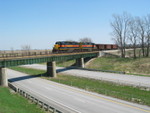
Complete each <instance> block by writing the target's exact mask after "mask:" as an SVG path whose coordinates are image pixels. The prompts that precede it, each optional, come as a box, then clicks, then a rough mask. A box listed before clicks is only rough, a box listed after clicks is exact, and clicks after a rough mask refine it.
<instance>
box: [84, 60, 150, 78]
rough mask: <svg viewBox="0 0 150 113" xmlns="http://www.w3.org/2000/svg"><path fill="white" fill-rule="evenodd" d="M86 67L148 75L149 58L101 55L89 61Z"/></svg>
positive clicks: (149, 72) (149, 74) (149, 73)
mask: <svg viewBox="0 0 150 113" xmlns="http://www.w3.org/2000/svg"><path fill="white" fill-rule="evenodd" d="M86 68H92V69H100V70H111V71H122V72H126V73H129V74H135V75H147V76H150V58H137V59H133V58H115V57H101V58H97V59H95V60H93V61H91V62H90V64H89V65H88V66H87V67H86Z"/></svg>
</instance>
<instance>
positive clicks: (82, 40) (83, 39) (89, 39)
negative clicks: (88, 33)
mask: <svg viewBox="0 0 150 113" xmlns="http://www.w3.org/2000/svg"><path fill="white" fill-rule="evenodd" d="M79 41H80V42H92V39H91V38H89V37H85V38H80V39H79Z"/></svg>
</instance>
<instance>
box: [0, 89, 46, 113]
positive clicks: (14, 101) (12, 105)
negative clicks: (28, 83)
mask: <svg viewBox="0 0 150 113" xmlns="http://www.w3.org/2000/svg"><path fill="white" fill-rule="evenodd" d="M0 113H45V112H44V111H42V110H41V109H40V108H38V107H37V105H35V104H31V103H29V102H28V101H27V100H26V99H25V98H23V97H21V96H19V95H17V94H12V93H10V91H9V89H8V88H4V87H0Z"/></svg>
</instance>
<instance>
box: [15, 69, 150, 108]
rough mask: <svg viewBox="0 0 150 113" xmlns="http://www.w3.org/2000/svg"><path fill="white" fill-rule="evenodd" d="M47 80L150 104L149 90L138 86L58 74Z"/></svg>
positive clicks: (37, 71)
mask: <svg viewBox="0 0 150 113" xmlns="http://www.w3.org/2000/svg"><path fill="white" fill-rule="evenodd" d="M13 69H15V70H17V71H21V72H24V70H26V71H27V70H28V69H27V68H26V69H25V68H22V67H15V68H13ZM31 70H34V71H35V72H36V74H37V73H39V74H43V73H45V72H44V71H41V70H35V69H29V70H28V74H29V73H30V71H31ZM34 71H31V73H30V74H31V75H34V73H33V72H34ZM44 78H46V79H48V80H51V81H55V82H59V83H62V84H66V85H71V86H74V87H78V88H82V89H86V90H88V91H92V92H97V93H100V94H104V95H108V96H111V97H115V98H120V99H123V100H127V101H132V102H136V103H140V104H145V105H149V106H150V91H145V90H141V89H140V88H134V87H131V86H123V85H118V84H114V83H110V82H104V81H100V80H93V79H88V78H81V77H75V76H69V75H60V74H58V77H57V78H48V77H44Z"/></svg>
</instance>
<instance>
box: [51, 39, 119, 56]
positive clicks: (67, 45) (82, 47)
mask: <svg viewBox="0 0 150 113" xmlns="http://www.w3.org/2000/svg"><path fill="white" fill-rule="evenodd" d="M112 49H118V46H117V45H116V44H95V43H92V42H75V41H58V42H56V43H55V45H54V47H53V50H52V52H53V53H70V52H90V51H99V50H112Z"/></svg>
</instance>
